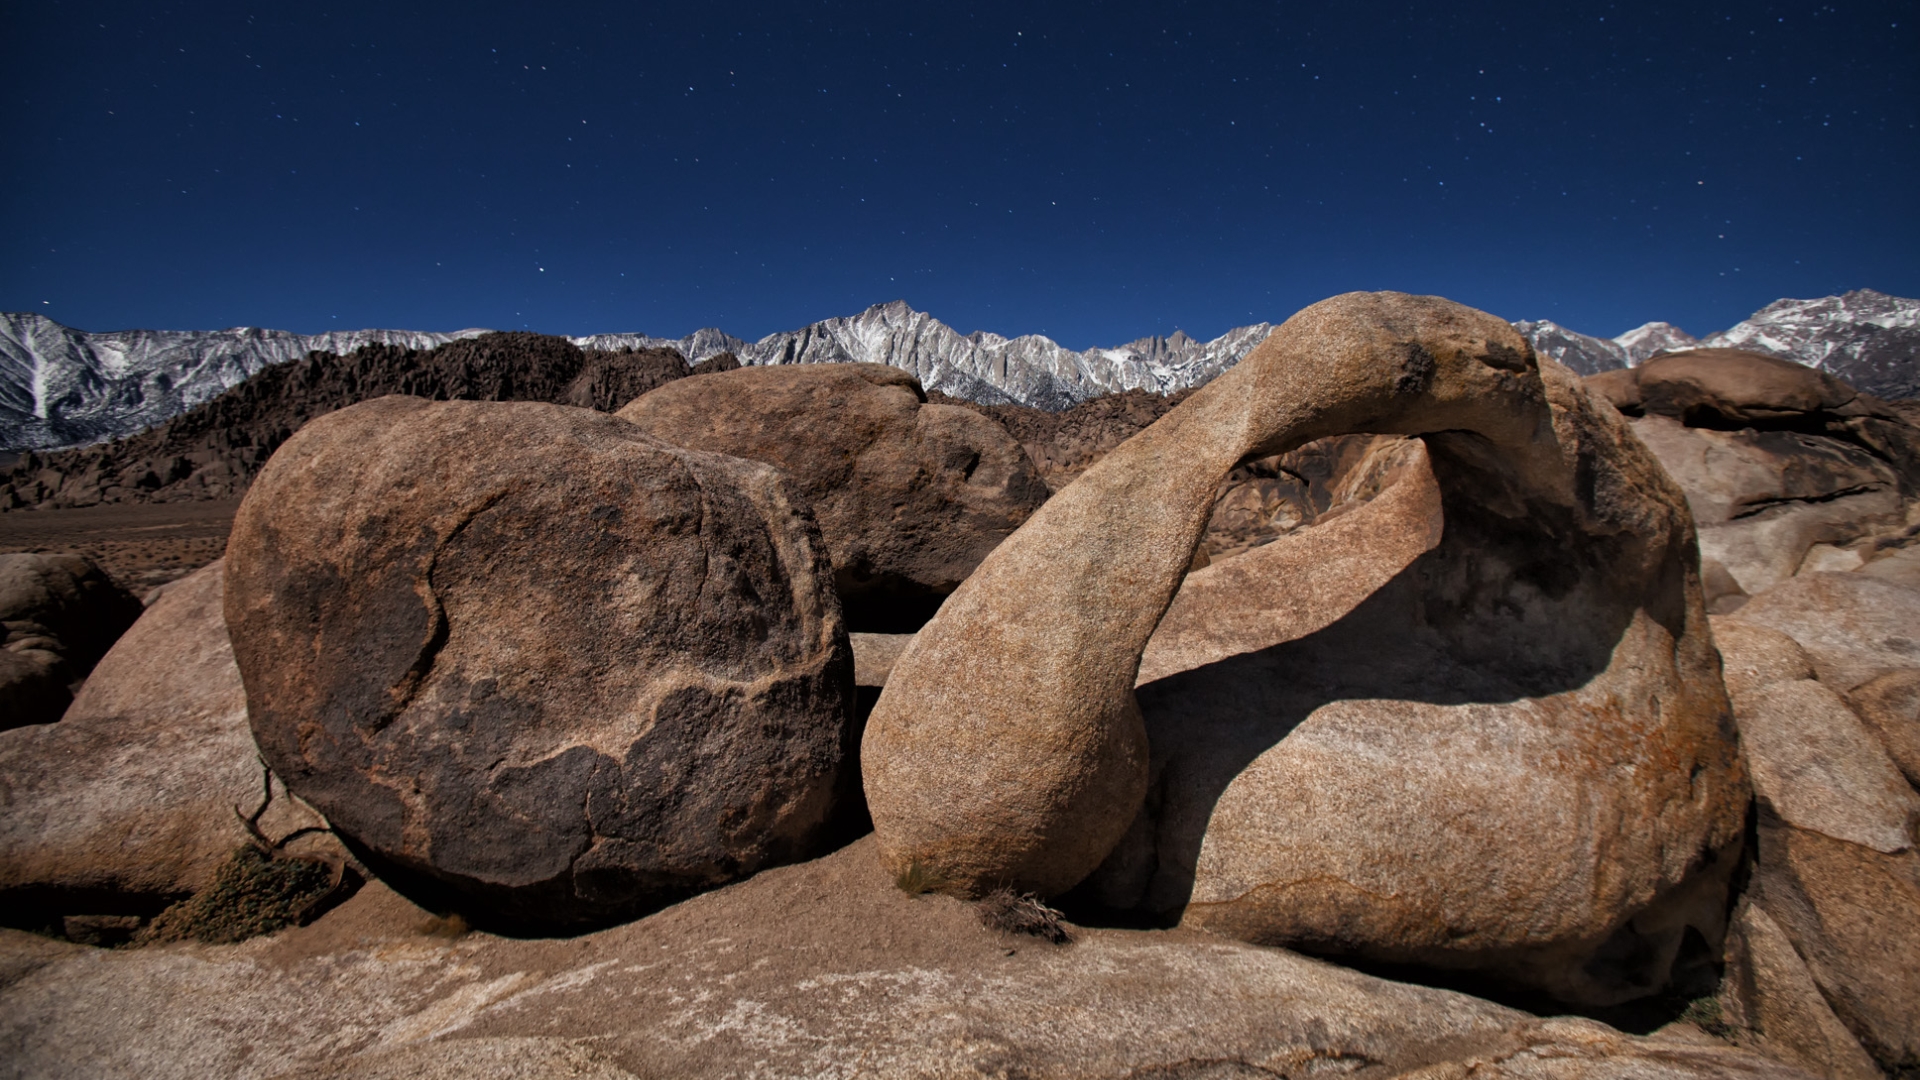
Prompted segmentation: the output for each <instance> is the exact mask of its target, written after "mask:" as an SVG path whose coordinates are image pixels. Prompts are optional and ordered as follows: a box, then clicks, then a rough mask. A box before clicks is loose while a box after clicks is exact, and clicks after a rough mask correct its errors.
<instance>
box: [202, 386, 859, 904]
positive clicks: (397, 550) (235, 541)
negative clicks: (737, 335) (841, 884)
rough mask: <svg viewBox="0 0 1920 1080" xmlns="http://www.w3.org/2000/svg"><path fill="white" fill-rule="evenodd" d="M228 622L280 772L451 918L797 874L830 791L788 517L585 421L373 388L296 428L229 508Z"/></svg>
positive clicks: (845, 742) (834, 674) (808, 590)
mask: <svg viewBox="0 0 1920 1080" xmlns="http://www.w3.org/2000/svg"><path fill="white" fill-rule="evenodd" d="M503 451H505V452H503ZM226 613H227V620H228V625H229V627H230V630H231V634H232V638H233V643H234V655H235V658H236V660H237V661H238V664H239V668H240V672H241V676H242V678H243V679H244V681H245V684H246V688H247V704H248V709H249V713H250V716H251V721H252V727H253V732H254V736H255V739H256V741H257V742H258V743H259V746H260V749H261V752H262V754H263V755H264V756H265V758H266V760H267V761H268V762H269V763H270V764H271V765H272V766H273V768H274V771H275V772H276V773H277V774H278V775H280V776H281V777H282V778H284V779H285V780H286V782H287V785H288V787H289V788H290V789H292V790H293V791H294V792H295V793H296V794H298V795H300V796H301V797H302V798H304V799H306V800H307V801H308V802H310V803H311V804H312V805H313V806H315V807H316V808H317V809H319V810H320V811H321V812H322V813H324V814H326V815H327V817H328V819H329V820H330V821H331V822H332V823H333V825H334V826H335V828H336V829H337V830H338V831H339V832H341V833H342V834H344V835H346V836H347V837H349V838H350V839H351V840H353V841H354V842H355V843H357V844H358V845H360V846H361V847H362V848H363V849H364V850H365V851H366V852H367V856H368V858H370V859H372V860H373V861H374V864H375V869H376V870H378V871H379V872H381V873H382V874H383V875H385V876H387V877H389V879H390V880H394V881H400V882H402V883H403V884H404V885H405V886H406V887H407V888H410V889H414V890H415V891H416V892H418V893H419V894H420V895H423V896H424V895H435V894H437V893H444V894H446V896H447V900H446V902H448V903H453V904H456V905H459V906H462V907H463V908H464V909H465V910H467V911H468V913H469V917H470V918H474V919H480V920H487V919H491V920H495V921H501V922H507V923H512V924H516V925H525V924H532V925H553V924H562V925H565V924H577V923H582V922H591V921H596V920H601V919H608V918H616V917H621V916H625V915H631V914H632V913H634V912H635V911H636V910H640V909H643V908H645V907H646V906H648V905H653V904H658V903H660V902H662V901H663V900H668V899H672V898H676V897H678V896H682V895H685V894H686V893H688V892H690V891H694V890H697V889H702V888H709V887H712V886H714V885H718V884H721V883H724V882H726V881H728V880H731V879H733V878H736V877H738V876H741V875H743V874H747V873H751V872H752V871H754V870H755V869H758V868H759V867H762V866H766V865H769V864H772V863H777V862H781V861H786V860H791V859H795V858H802V857H805V856H806V855H808V854H810V853H811V849H812V847H813V845H815V844H816V843H818V842H819V837H820V832H821V830H822V828H823V825H824V823H825V822H826V821H827V820H828V817H829V815H830V813H831V811H832V809H833V804H834V802H835V799H836V797H837V793H838V792H839V790H840V788H841V786H842V785H843V784H844V783H846V781H847V780H848V775H847V769H848V767H849V766H850V765H851V762H850V761H848V760H847V758H848V756H849V755H850V753H851V749H852V748H851V746H850V739H851V737H852V733H851V729H850V719H849V700H848V699H849V698H850V697H851V694H852V679H851V676H852V670H851V667H852V664H851V657H850V655H849V650H848V646H847V639H846V631H845V629H844V626H843V624H842V621H841V616H840V609H839V605H838V602H837V601H836V600H835V598H834V596H833V592H832V584H831V569H830V567H829V565H828V563H827V561H826V555H825V551H824V549H823V548H822V546H821V544H820V540H819V533H818V532H817V530H816V529H815V527H814V525H813V523H812V520H811V518H810V517H809V516H808V514H807V512H806V510H805V508H804V506H802V505H801V504H799V503H798V502H797V501H794V500H793V499H791V498H790V496H789V493H788V491H787V489H786V487H785V484H784V482H783V481H782V480H781V478H780V476H779V475H778V474H777V473H776V472H775V471H774V470H772V469H771V468H769V467H767V466H765V465H762V464H759V463H756V462H748V461H743V460H740V459H737V458H727V457H722V456H719V455H712V454H702V453H698V452H694V451H689V450H684V449H681V448H678V447H674V446H670V445H668V444H665V443H662V442H660V441H658V440H656V439H653V438H652V437H650V436H648V435H646V434H645V433H644V432H642V431H641V430H640V429H638V428H636V427H634V426H633V425H631V424H628V423H626V422H625V421H622V420H617V419H615V418H613V417H610V416H606V415H603V414H599V413H594V412H589V411H587V410H584V409H574V408H568V407H564V406H553V405H541V404H532V403H498V404H492V403H477V402H475V403H470V402H446V403H430V402H427V401H423V400H421V399H418V398H404V397H391V398H383V399H379V400H376V401H373V402H368V403H365V404H362V405H358V406H354V407H351V408H348V409H343V410H341V411H339V412H336V413H333V414H331V415H329V416H326V417H323V418H321V419H319V420H316V421H314V422H313V423H310V424H308V425H307V426H306V427H305V428H303V429H302V430H301V431H300V432H299V433H298V434H296V435H295V436H294V437H293V438H292V439H290V440H289V441H288V442H287V444H286V445H285V446H283V447H282V448H281V450H280V452H279V453H278V454H276V455H275V457H274V459H273V461H272V462H270V463H269V464H268V467H267V468H266V469H265V470H264V471H263V472H262V473H261V476H260V479H259V481H258V483H257V484H256V485H255V487H254V488H253V490H252V491H251V492H250V493H249V495H248V498H247V500H246V502H245V503H244V504H242V506H241V508H240V512H239V515H238V517H237V518H236V520H235V522H234V528H233V533H232V538H231V540H230V541H229V545H228V555H227V594H226Z"/></svg>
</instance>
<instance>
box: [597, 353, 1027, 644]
mask: <svg viewBox="0 0 1920 1080" xmlns="http://www.w3.org/2000/svg"><path fill="white" fill-rule="evenodd" d="M618 415H619V416H620V417H621V418H622V419H625V420H630V421H632V422H633V423H635V424H638V425H640V426H641V427H643V428H645V429H646V430H647V431H648V433H650V434H652V435H654V436H656V437H658V438H661V439H664V440H666V441H667V442H670V443H673V444H675V445H677V446H685V447H689V448H691V449H695V450H707V451H712V452H714V453H722V454H733V455H736V456H739V457H745V458H752V459H754V460H756V461H764V462H767V463H769V464H772V465H776V466H778V467H779V468H780V469H781V471H783V472H785V473H786V474H787V475H788V476H789V477H791V478H792V480H793V483H794V487H795V490H796V491H798V492H799V493H800V495H801V496H802V497H803V498H805V499H806V501H807V502H808V503H809V504H810V505H811V506H812V508H813V512H814V516H815V517H816V518H817V519H818V521H819V523H820V533H821V535H822V536H823V537H824V538H825V540H826V544H827V551H828V553H829V554H830V555H831V557H832V559H833V566H834V573H835V581H836V584H837V586H838V588H839V591H840V596H841V599H842V600H843V601H844V603H845V604H846V607H847V617H848V623H849V625H850V626H851V627H852V628H853V629H855V630H861V631H882V632H886V631H898V630H913V629H916V628H917V627H918V626H919V624H920V623H921V622H923V621H925V618H926V616H927V615H929V614H931V613H932V611H933V610H934V609H935V608H937V607H938V606H939V603H940V600H941V598H943V597H944V596H945V595H946V594H947V593H950V592H952V591H953V589H954V587H955V586H957V585H959V584H960V582H961V581H963V580H965V579H966V577H967V575H968V574H970V573H972V572H973V568H974V567H976V566H978V565H979V564H980V560H981V559H983V558H985V557H986V555H987V553H988V552H989V551H992V550H993V549H994V547H995V546H996V545H998V544H999V543H1000V542H1001V541H1002V540H1004V539H1006V538H1007V535H1008V534H1010V533H1011V532H1013V530H1014V529H1016V528H1018V527H1019V526H1020V523H1021V522H1023V521H1025V520H1026V519H1027V516H1028V515H1029V514H1031V513H1033V511H1034V509H1035V508H1036V507H1038V506H1039V505H1040V503H1041V502H1042V501H1043V500H1044V499H1045V498H1046V496H1047V489H1046V485H1045V484H1043V483H1041V482H1040V480H1039V478H1038V477H1037V476H1036V475H1035V474H1034V471H1033V466H1032V463H1031V462H1029V461H1028V460H1027V455H1026V452H1025V451H1024V450H1022V449H1021V448H1020V444H1018V443H1016V442H1014V441H1013V437H1012V436H1011V435H1008V434H1007V432H1006V430H1005V429H1004V428H1002V427H1001V426H1000V425H999V424H998V423H996V422H995V421H993V420H990V419H988V418H987V417H985V416H982V415H980V414H979V413H976V412H974V411H973V410H970V409H963V408H960V407H958V406H953V405H929V404H927V403H926V394H925V392H924V391H922V390H921V388H920V384H919V382H918V381H917V380H915V379H914V377H913V376H912V375H910V374H908V373H907V372H904V371H901V370H899V369H898V368H892V367H887V366H886V365H883V364H803V365H791V366H774V367H750V368H740V369H737V370H734V371H722V372H716V373H714V374H711V375H707V376H704V377H702V378H698V379H685V380H682V381H680V382H676V383H670V384H668V385H666V386H663V387H661V388H660V389H658V390H655V391H653V392H652V393H649V394H646V395H644V396H642V397H640V398H638V399H636V400H635V401H634V402H633V403H631V404H629V405H628V406H627V407H626V408H624V409H621V410H620V412H619V413H618Z"/></svg>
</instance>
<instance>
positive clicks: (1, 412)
mask: <svg viewBox="0 0 1920 1080" xmlns="http://www.w3.org/2000/svg"><path fill="white" fill-rule="evenodd" d="M484 333H486V331H485V330H461V331H458V332H456V333H451V334H441V333H424V332H421V331H416V330H351V331H334V332H331V333H325V334H293V333H289V332H287V331H285V330H261V329H258V328H256V327H251V326H240V327H235V328H233V329H230V330H185V331H179V330H120V331H113V332H108V333H100V334H90V333H87V332H86V331H84V330H75V329H73V328H72V327H69V326H62V325H61V324H59V323H57V322H54V321H53V320H52V319H49V318H47V317H46V316H44V315H39V314H35V313H32V312H24V313H17V314H16V313H0V447H4V448H6V449H9V450H21V449H45V448H51V447H59V446H73V445H77V444H81V443H89V442H98V441H101V440H103V439H110V438H114V437H116V436H120V435H131V434H133V433H134V432H136V431H139V430H141V429H142V428H145V427H148V426H151V425H153V424H157V423H160V422H161V421H163V420H166V419H168V418H169V417H172V416H177V415H179V414H180V413H183V412H185V411H187V410H188V409H191V408H192V407H194V406H195V405H198V404H200V403H201V402H203V401H206V400H208V399H209V398H212V397H214V396H215V395H217V394H219V393H220V392H221V391H224V390H226V389H227V388H229V387H231V386H234V385H236V384H238V383H240V382H243V381H245V380H246V379H247V378H248V377H250V376H252V375H253V374H254V373H255V372H258V371H259V370H260V369H261V368H264V367H266V366H268V365H269V364H277V363H281V362H282V361H286V360H294V359H298V358H299V357H303V356H305V355H307V354H308V353H309V352H314V351H320V352H332V353H348V352H352V351H353V350H355V349H357V348H359V347H361V346H362V345H371V344H389V345H404V346H406V347H408V348H413V349H430V348H433V347H434V346H435V345H443V344H445V343H447V342H449V341H453V340H455V339H457V338H463V337H473V336H475V335H478V334H484Z"/></svg>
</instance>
